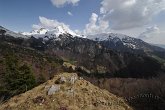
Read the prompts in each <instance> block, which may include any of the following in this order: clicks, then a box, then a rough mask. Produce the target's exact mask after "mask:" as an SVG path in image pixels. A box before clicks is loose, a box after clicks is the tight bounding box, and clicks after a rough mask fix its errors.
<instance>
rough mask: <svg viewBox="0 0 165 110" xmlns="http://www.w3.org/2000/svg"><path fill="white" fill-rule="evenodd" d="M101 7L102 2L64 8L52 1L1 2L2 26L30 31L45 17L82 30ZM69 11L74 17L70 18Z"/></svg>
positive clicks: (90, 0)
mask: <svg viewBox="0 0 165 110" xmlns="http://www.w3.org/2000/svg"><path fill="white" fill-rule="evenodd" d="M91 4H92V5H91ZM99 7H100V0H81V1H80V2H79V5H77V6H73V5H71V4H70V5H65V7H63V8H57V7H55V6H54V5H53V4H52V3H51V1H50V0H0V25H2V26H4V27H6V28H8V29H11V30H14V31H30V30H32V24H36V23H38V22H39V16H43V17H46V18H49V19H57V20H58V21H60V22H64V23H65V24H68V25H70V27H71V29H79V30H82V29H83V28H85V24H86V23H88V20H89V17H90V16H91V13H92V12H95V13H98V12H99ZM68 11H70V12H71V13H72V14H73V16H69V15H68V14H67V12H68Z"/></svg>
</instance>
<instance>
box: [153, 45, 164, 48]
mask: <svg viewBox="0 0 165 110" xmlns="http://www.w3.org/2000/svg"><path fill="white" fill-rule="evenodd" d="M152 45H155V46H158V47H161V48H164V49H165V45H163V44H152Z"/></svg>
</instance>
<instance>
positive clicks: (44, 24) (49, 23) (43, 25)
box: [32, 16, 69, 29]
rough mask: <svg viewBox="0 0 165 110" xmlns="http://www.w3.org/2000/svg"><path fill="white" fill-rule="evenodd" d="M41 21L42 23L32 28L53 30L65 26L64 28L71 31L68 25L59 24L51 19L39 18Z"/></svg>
mask: <svg viewBox="0 0 165 110" xmlns="http://www.w3.org/2000/svg"><path fill="white" fill-rule="evenodd" d="M39 21H40V23H39V24H37V25H36V24H33V25H32V28H34V29H40V28H48V29H52V28H55V27H57V26H63V27H64V28H66V29H69V25H66V24H64V23H62V22H59V21H57V20H51V19H48V18H45V17H41V16H39Z"/></svg>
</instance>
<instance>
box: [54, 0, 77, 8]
mask: <svg viewBox="0 0 165 110" xmlns="http://www.w3.org/2000/svg"><path fill="white" fill-rule="evenodd" d="M79 1H80V0H51V2H52V4H53V5H54V6H56V7H57V8H59V7H63V6H64V5H66V4H72V5H77V4H78V2H79Z"/></svg>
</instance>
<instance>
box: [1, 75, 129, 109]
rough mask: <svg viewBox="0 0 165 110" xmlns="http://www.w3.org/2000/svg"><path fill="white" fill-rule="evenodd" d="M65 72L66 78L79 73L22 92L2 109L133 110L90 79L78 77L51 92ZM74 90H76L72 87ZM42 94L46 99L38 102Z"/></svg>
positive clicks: (55, 78) (54, 79)
mask: <svg viewBox="0 0 165 110" xmlns="http://www.w3.org/2000/svg"><path fill="white" fill-rule="evenodd" d="M61 76H64V77H65V78H66V79H69V78H71V77H72V76H77V74H75V73H63V74H60V75H57V76H55V77H54V78H53V79H52V80H49V81H47V82H46V83H44V84H42V85H40V86H38V87H36V88H34V89H32V90H30V91H28V92H26V93H24V94H21V95H18V96H15V97H13V98H12V99H10V100H9V101H8V102H6V103H5V104H3V105H1V106H0V110H10V109H11V110H48V109H49V110H131V108H130V107H129V106H128V105H127V104H126V103H125V102H124V101H123V99H121V98H118V97H116V96H115V95H113V94H111V93H109V92H108V91H106V90H101V89H99V88H98V87H96V86H94V85H92V84H91V83H90V82H88V81H86V80H83V79H80V78H78V80H77V81H76V82H75V83H74V84H70V83H69V81H67V82H65V83H64V84H58V85H60V88H61V89H60V91H58V92H56V93H55V94H54V95H50V96H49V95H47V88H49V87H50V86H51V85H55V83H54V82H55V81H56V80H57V79H59V78H60V77H61ZM71 89H72V90H73V92H72V93H70V92H69V90H71ZM37 97H42V98H43V99H44V101H43V102H34V100H35V99H36V98H37Z"/></svg>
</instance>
